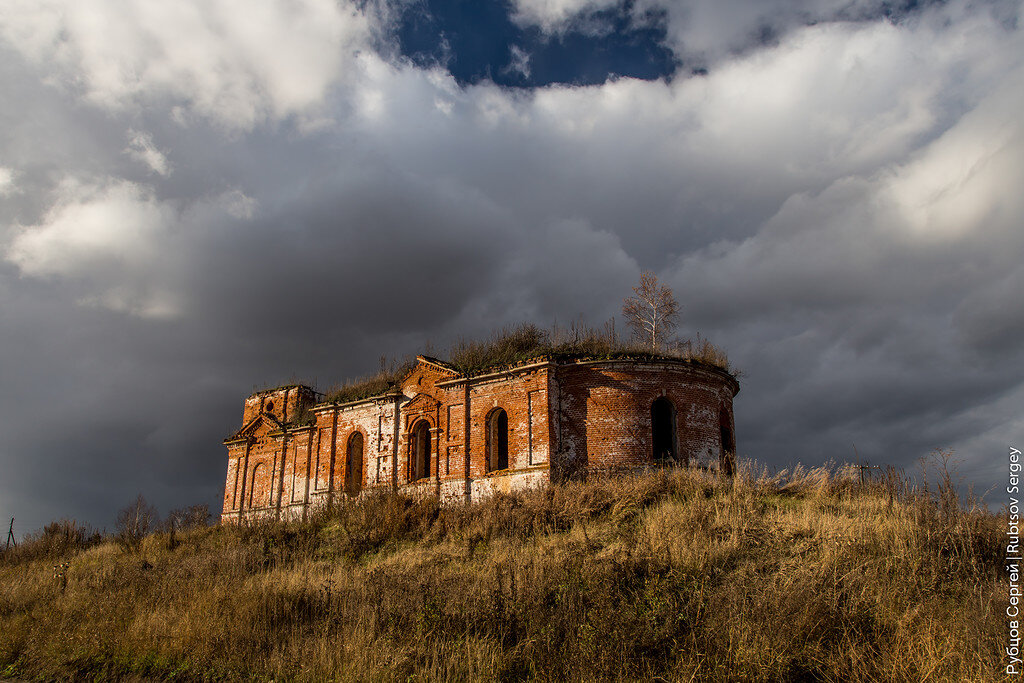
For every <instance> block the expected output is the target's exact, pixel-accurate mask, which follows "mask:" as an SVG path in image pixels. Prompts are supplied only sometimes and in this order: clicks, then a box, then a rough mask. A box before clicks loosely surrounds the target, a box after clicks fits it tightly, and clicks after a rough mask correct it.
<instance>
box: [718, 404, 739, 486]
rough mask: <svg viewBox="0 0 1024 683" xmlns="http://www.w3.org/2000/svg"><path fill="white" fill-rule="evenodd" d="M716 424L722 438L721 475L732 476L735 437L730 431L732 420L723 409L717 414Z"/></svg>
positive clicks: (734, 457)
mask: <svg viewBox="0 0 1024 683" xmlns="http://www.w3.org/2000/svg"><path fill="white" fill-rule="evenodd" d="M718 424H719V431H720V433H721V438H722V456H721V457H722V462H721V465H722V474H726V475H732V472H733V465H734V463H735V459H736V437H735V436H734V435H733V431H732V420H730V419H729V413H728V411H727V410H726V409H725V408H722V409H721V411H720V412H719V416H718Z"/></svg>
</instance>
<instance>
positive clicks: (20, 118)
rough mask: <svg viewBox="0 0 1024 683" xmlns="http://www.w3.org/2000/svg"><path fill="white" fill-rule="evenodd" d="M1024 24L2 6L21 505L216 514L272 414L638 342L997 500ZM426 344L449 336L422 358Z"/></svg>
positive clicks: (766, 446)
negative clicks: (522, 352)
mask: <svg viewBox="0 0 1024 683" xmlns="http://www.w3.org/2000/svg"><path fill="white" fill-rule="evenodd" d="M1021 13H1022V7H1021V1H1020V0H974V1H966V0H948V1H946V2H927V1H914V0H906V1H900V0H759V1H756V2H755V1H744V0H671V1H670V0H629V1H627V2H622V1H619V0H509V1H507V2H479V1H470V0H466V1H459V0H450V1H443V0H362V1H359V2H351V1H350V0H177V2H173V3H167V2H162V1H161V0H134V1H133V2H131V3H124V2H120V1H117V0H74V1H72V0H6V1H5V2H4V3H2V4H0V92H2V94H3V96H2V97H0V349H2V354H0V473H2V475H0V516H2V518H3V520H4V521H5V524H6V520H7V519H8V518H10V517H12V516H14V517H16V518H17V521H16V522H15V530H16V532H21V533H24V532H26V531H32V530H34V529H38V528H39V527H41V526H42V525H43V524H45V523H47V522H49V521H51V520H54V519H58V518H62V517H69V518H74V519H77V520H79V521H81V522H87V523H89V524H92V525H94V526H97V527H107V528H108V529H112V528H113V523H114V519H115V516H116V513H117V510H119V509H120V508H122V507H124V506H125V505H126V504H127V503H128V502H130V501H131V500H132V499H133V498H134V497H135V496H136V495H138V494H140V493H141V494H142V495H144V496H145V497H146V498H147V499H148V500H149V501H150V502H152V503H154V504H155V505H156V506H157V507H158V508H159V510H160V511H161V512H163V513H166V512H167V511H169V510H170V509H172V508H175V507H181V506H184V505H190V504H194V503H204V502H205V503H208V504H210V506H211V509H213V510H215V511H216V510H219V500H220V498H219V496H220V492H221V488H222V486H223V481H224V471H225V467H226V451H225V448H224V447H223V445H222V444H221V441H222V439H223V438H225V437H226V436H227V435H228V434H230V433H231V432H233V431H234V430H235V429H237V428H238V426H239V425H240V420H241V412H242V401H243V399H244V398H245V396H247V395H248V394H250V393H251V392H252V391H253V390H255V389H259V388H264V387H269V386H274V385H277V384H281V383H286V382H291V381H302V382H307V383H315V384H316V386H318V387H319V388H320V390H324V389H327V388H329V387H331V386H332V385H335V384H338V383H340V382H343V381H345V380H348V379H353V378H356V377H359V376H362V375H366V374H369V373H372V372H373V371H375V370H376V369H377V368H378V366H379V359H380V357H381V356H388V357H402V356H405V355H408V354H415V353H417V352H422V351H424V349H426V348H432V349H434V350H435V352H443V350H444V349H445V348H447V346H448V344H449V343H450V342H451V341H452V340H454V339H456V338H460V337H465V338H480V337H486V336H487V335H488V334H489V333H490V332H491V331H492V330H494V329H497V328H500V327H502V326H504V325H511V324H516V323H519V322H523V321H531V322H535V323H537V324H539V325H542V326H549V325H551V324H553V323H555V322H558V323H560V324H567V323H568V322H570V321H572V320H579V319H581V318H582V319H584V320H586V321H587V322H588V323H590V324H592V325H595V326H600V325H601V324H603V323H604V321H606V320H608V319H609V318H611V317H613V316H619V323H618V324H619V325H620V326H621V325H622V320H621V307H622V301H623V298H624V297H626V296H628V295H630V294H631V293H632V291H631V288H632V286H634V285H635V284H636V283H637V281H638V279H639V275H640V273H641V271H644V270H650V271H653V272H654V273H655V274H656V275H657V277H658V278H659V279H660V281H661V282H662V283H663V284H666V285H668V286H669V287H671V288H672V289H673V291H674V292H675V295H676V298H677V299H678V301H679V303H680V305H681V316H680V320H679V334H680V336H682V337H684V338H686V337H694V336H696V335H697V334H700V335H701V336H703V337H707V338H709V339H711V340H712V341H713V342H715V343H716V344H717V345H719V346H721V347H723V348H724V349H725V350H726V351H727V352H728V354H729V356H730V360H731V362H732V364H733V366H734V367H736V368H739V370H740V371H741V373H742V375H741V377H740V383H741V386H742V389H741V392H740V394H739V395H738V396H737V398H736V402H735V411H736V432H737V448H738V451H739V456H740V458H746V459H754V460H757V461H758V462H760V463H763V464H765V465H766V466H769V467H773V468H784V467H790V466H793V465H794V464H796V463H798V462H800V463H804V464H806V465H818V464H821V463H826V462H830V461H833V462H845V461H854V460H857V459H861V460H865V461H869V462H871V463H874V464H879V465H894V466H897V467H902V468H906V469H907V470H908V471H911V472H916V471H918V464H919V462H920V459H921V458H922V457H926V456H928V455H929V454H930V453H932V452H933V451H934V450H935V449H952V450H953V451H954V453H955V455H954V459H955V460H956V461H957V464H958V472H959V475H960V476H962V477H963V479H962V481H963V484H964V485H965V486H967V485H973V486H974V487H975V489H976V491H977V492H978V493H985V492H987V491H992V490H993V489H995V490H994V493H990V494H989V500H990V501H991V502H992V503H993V504H994V505H995V506H998V505H999V504H1001V501H1002V497H1000V493H999V489H998V487H1000V486H1005V478H1006V475H1005V471H1006V466H1007V449H1008V446H1009V445H1010V444H1015V445H1017V446H1018V447H1020V444H1024V416H1022V411H1021V407H1022V406H1024V344H1022V343H1021V340H1022V339H1024V296H1022V293H1024V265H1022V258H1021V257H1022V255H1024V229H1022V228H1024V225H1022V218H1021V217H1022V216H1024V192H1022V188H1024V137H1022V124H1021V116H1020V112H1021V111H1022V110H1024V34H1022V30H1021V26H1020V24H1021V18H1022V17H1021ZM428 345H429V346H428Z"/></svg>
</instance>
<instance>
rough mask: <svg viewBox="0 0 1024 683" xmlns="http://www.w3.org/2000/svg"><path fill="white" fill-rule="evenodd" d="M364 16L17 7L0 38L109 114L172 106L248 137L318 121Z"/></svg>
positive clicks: (324, 4) (187, 1) (241, 7)
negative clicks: (285, 124)
mask: <svg viewBox="0 0 1024 683" xmlns="http://www.w3.org/2000/svg"><path fill="white" fill-rule="evenodd" d="M369 29H370V26H369V22H368V20H367V18H366V17H365V16H364V15H363V14H362V13H361V12H360V11H359V10H358V9H357V8H356V7H355V6H354V5H353V4H351V3H348V2H335V1H334V0H291V1H288V0H258V1H256V2H248V1H244V0H210V1H199V0H184V1H182V2H171V3H168V2H161V1H160V0H142V1H140V2H132V3H128V4H125V3H121V2H115V1H114V0H82V1H80V2H64V1H63V0H11V1H9V2H6V3H4V4H3V5H2V6H0V37H2V38H3V39H4V40H6V41H7V42H8V43H9V44H10V45H12V46H13V47H14V48H15V49H17V50H18V51H20V52H21V53H22V54H24V55H26V56H27V57H28V58H30V59H32V60H34V61H36V62H37V63H40V64H47V65H50V66H51V67H56V69H58V71H57V72H56V73H55V74H53V76H54V77H56V78H58V79H59V80H60V81H63V82H64V83H65V84H66V85H68V87H71V88H74V89H79V90H81V91H82V92H83V93H84V95H85V96H86V97H87V98H88V99H89V100H90V101H92V102H93V103H95V104H97V105H99V106H102V107H105V108H108V109H112V110H124V109H128V108H133V107H136V106H140V105H145V106H153V105H165V106H167V108H168V109H169V110H170V109H171V108H173V107H181V108H182V109H179V110H178V111H182V112H188V113H190V114H191V115H194V116H200V117H205V118H210V119H212V120H214V121H216V122H218V123H219V124H221V125H224V126H226V127H228V128H234V129H242V130H248V129H251V128H252V127H253V126H255V125H258V124H260V123H262V122H264V121H268V120H270V121H274V120H280V119H283V118H286V117H288V116H292V115H300V116H302V115H310V116H313V117H314V118H316V115H317V114H318V110H319V109H321V108H322V106H323V104H324V99H325V97H326V95H327V93H328V90H329V88H330V87H331V86H332V84H334V83H335V82H337V81H338V80H339V79H340V78H342V77H343V76H344V74H345V71H346V70H347V69H348V68H349V65H350V63H351V58H352V55H353V54H354V53H355V52H356V51H358V50H360V49H362V48H364V47H365V46H366V44H367V39H368V35H369Z"/></svg>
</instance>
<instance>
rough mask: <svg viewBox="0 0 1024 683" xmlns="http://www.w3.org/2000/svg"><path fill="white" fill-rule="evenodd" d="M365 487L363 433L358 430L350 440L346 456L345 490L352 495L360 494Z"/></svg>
mask: <svg viewBox="0 0 1024 683" xmlns="http://www.w3.org/2000/svg"><path fill="white" fill-rule="evenodd" d="M362 488H363V435H362V434H360V433H359V432H356V433H355V434H353V435H352V436H351V437H349V440H348V456H347V457H346V458H345V492H346V493H348V494H349V495H350V496H356V495H359V492H360V491H361V490H362Z"/></svg>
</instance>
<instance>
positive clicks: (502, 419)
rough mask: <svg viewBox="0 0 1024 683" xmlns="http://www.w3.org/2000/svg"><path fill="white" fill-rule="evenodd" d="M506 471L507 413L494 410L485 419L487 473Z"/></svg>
mask: <svg viewBox="0 0 1024 683" xmlns="http://www.w3.org/2000/svg"><path fill="white" fill-rule="evenodd" d="M507 469H508V413H506V412H505V411H504V410H503V409H501V408H495V409H494V410H493V411H491V414H490V416H488V418H487V471H488V472H494V471H496V470H507Z"/></svg>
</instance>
